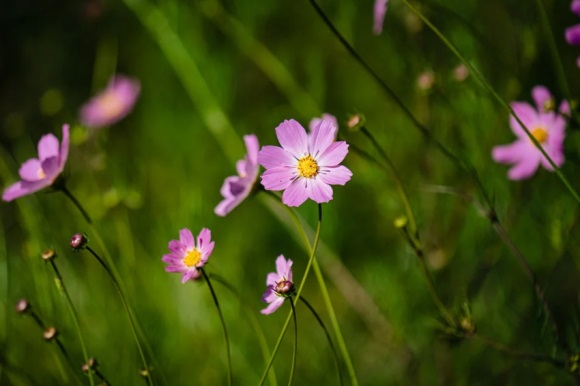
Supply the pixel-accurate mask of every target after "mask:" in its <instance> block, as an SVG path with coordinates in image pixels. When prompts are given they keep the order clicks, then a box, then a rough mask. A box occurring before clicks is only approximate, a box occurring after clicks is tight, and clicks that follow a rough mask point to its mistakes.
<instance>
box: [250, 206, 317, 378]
mask: <svg viewBox="0 0 580 386" xmlns="http://www.w3.org/2000/svg"><path fill="white" fill-rule="evenodd" d="M321 227H322V204H318V226H317V227H316V236H314V244H313V246H312V249H311V252H310V257H309V259H308V264H307V265H306V270H305V271H304V276H303V277H302V281H301V282H300V286H299V287H298V291H297V292H296V297H295V299H296V301H298V300H299V299H300V294H301V293H302V289H303V288H304V284H305V283H306V279H307V278H308V273H309V272H310V267H311V266H312V262H313V261H314V260H315V259H314V254H315V253H316V248H317V247H318V241H319V240H320V229H321ZM291 319H292V312H290V314H289V315H288V317H287V318H286V322H285V323H284V326H283V327H282V331H281V332H280V335H279V336H278V340H277V341H276V345H275V346H274V350H273V351H272V355H271V356H270V360H269V361H268V364H267V365H266V369H265V370H264V374H262V378H261V379H260V383H259V385H260V386H261V385H263V384H264V382H265V380H266V376H267V375H268V372H269V370H270V367H272V363H274V358H276V354H277V353H278V349H279V348H280V344H281V343H282V339H283V338H284V334H285V333H286V330H287V329H288V325H289V324H290V320H291Z"/></svg>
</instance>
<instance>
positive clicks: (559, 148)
mask: <svg viewBox="0 0 580 386" xmlns="http://www.w3.org/2000/svg"><path fill="white" fill-rule="evenodd" d="M544 149H545V150H546V153H548V155H549V156H550V158H551V159H552V161H554V163H555V164H556V166H557V167H561V166H562V165H563V164H564V148H563V143H562V144H558V145H556V146H550V147H545V148H544ZM540 163H541V164H542V166H543V167H544V169H547V170H550V171H553V170H554V168H553V167H552V165H551V164H550V162H549V161H548V160H547V159H546V157H544V155H542V156H541V158H540Z"/></svg>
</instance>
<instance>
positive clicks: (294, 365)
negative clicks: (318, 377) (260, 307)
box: [288, 297, 298, 386]
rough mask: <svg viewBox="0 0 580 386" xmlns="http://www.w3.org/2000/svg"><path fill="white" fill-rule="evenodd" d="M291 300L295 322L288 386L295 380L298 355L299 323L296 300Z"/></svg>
mask: <svg viewBox="0 0 580 386" xmlns="http://www.w3.org/2000/svg"><path fill="white" fill-rule="evenodd" d="M288 299H290V306H292V319H293V321H294V350H293V351H292V365H291V367H290V379H288V386H292V381H293V380H294V372H295V371H296V354H297V353H298V323H297V322H296V308H295V307H294V300H292V297H289V298H288Z"/></svg>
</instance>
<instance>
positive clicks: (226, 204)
mask: <svg viewBox="0 0 580 386" xmlns="http://www.w3.org/2000/svg"><path fill="white" fill-rule="evenodd" d="M244 142H245V144H246V149H247V150H248V153H247V154H246V157H245V158H244V159H242V160H239V161H238V162H237V164H236V169H237V171H238V175H237V176H230V177H228V178H226V180H225V181H224V184H223V185H222V189H221V194H222V196H224V199H223V200H222V201H221V202H220V203H219V204H218V206H216V208H215V214H217V215H218V216H222V217H223V216H226V215H227V214H228V213H230V212H231V211H232V210H234V208H235V207H236V206H238V205H239V204H240V203H241V202H242V201H244V200H245V199H246V197H248V195H249V194H250V192H251V191H252V188H253V187H254V184H255V183H256V179H257V178H258V169H259V168H260V165H258V151H259V150H260V145H259V144H258V137H256V136H255V135H254V134H251V135H245V136H244Z"/></svg>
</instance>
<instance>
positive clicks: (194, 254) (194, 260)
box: [183, 248, 201, 268]
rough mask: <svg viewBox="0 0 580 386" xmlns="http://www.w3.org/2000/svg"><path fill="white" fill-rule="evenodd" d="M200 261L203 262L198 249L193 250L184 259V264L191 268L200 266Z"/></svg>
mask: <svg viewBox="0 0 580 386" xmlns="http://www.w3.org/2000/svg"><path fill="white" fill-rule="evenodd" d="M200 261H201V253H200V252H199V251H198V250H197V249H196V248H193V249H192V250H191V251H189V253H188V254H187V256H185V258H184V259H183V264H185V265H187V266H188V267H189V268H191V267H195V266H196V265H197V264H199V262H200Z"/></svg>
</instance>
